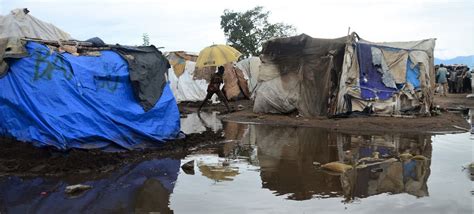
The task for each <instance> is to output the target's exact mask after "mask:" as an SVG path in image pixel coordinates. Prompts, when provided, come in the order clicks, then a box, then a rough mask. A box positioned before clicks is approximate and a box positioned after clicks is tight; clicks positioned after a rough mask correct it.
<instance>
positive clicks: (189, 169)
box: [181, 160, 194, 175]
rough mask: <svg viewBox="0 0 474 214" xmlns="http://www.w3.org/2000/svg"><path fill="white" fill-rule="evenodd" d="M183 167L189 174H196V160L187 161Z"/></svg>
mask: <svg viewBox="0 0 474 214" xmlns="http://www.w3.org/2000/svg"><path fill="white" fill-rule="evenodd" d="M181 169H183V171H184V173H186V174H188V175H194V160H192V161H188V162H187V163H185V164H183V165H182V166H181Z"/></svg>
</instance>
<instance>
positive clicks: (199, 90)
mask: <svg viewBox="0 0 474 214" xmlns="http://www.w3.org/2000/svg"><path fill="white" fill-rule="evenodd" d="M185 64H186V66H185V67H184V72H183V73H182V74H181V75H180V76H179V77H178V76H176V72H175V71H174V70H173V68H170V69H168V78H169V83H170V86H171V90H172V91H173V94H174V96H175V97H176V100H177V102H186V101H187V102H198V101H202V100H204V98H206V95H207V85H208V82H207V81H206V80H204V79H194V72H195V67H196V63H195V62H192V61H186V62H185ZM212 100H213V101H214V102H215V101H216V95H214V96H213V98H212Z"/></svg>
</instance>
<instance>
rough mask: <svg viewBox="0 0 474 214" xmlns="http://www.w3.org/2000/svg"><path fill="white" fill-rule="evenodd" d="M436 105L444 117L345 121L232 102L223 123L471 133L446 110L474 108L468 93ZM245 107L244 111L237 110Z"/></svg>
mask: <svg viewBox="0 0 474 214" xmlns="http://www.w3.org/2000/svg"><path fill="white" fill-rule="evenodd" d="M435 103H436V104H437V105H440V107H441V108H442V113H441V115H438V116H432V117H417V118H395V117H380V116H371V117H359V118H345V119H328V118H327V117H318V118H304V117H298V116H297V115H296V114H295V113H293V114H287V115H282V114H256V113H253V111H252V106H253V103H252V102H251V101H249V100H243V101H237V102H233V103H231V105H232V106H233V108H234V109H235V110H236V111H235V112H233V113H231V114H222V115H221V116H220V118H221V119H222V120H223V121H230V122H243V123H255V124H267V125H287V126H288V125H289V126H304V127H321V128H328V129H331V130H339V131H358V132H360V131H368V132H423V133H433V132H460V131H466V130H469V129H470V128H471V127H470V124H469V123H468V122H467V120H466V116H465V115H463V114H462V113H461V112H449V111H446V109H456V108H460V107H461V108H474V99H467V98H466V94H450V95H448V96H447V97H440V96H436V97H435ZM239 107H240V108H241V110H237V109H239ZM180 110H181V111H182V112H187V113H190V112H196V111H197V104H192V103H187V104H181V105H180ZM203 111H220V112H224V111H225V108H224V106H223V105H220V104H217V105H212V106H206V108H204V109H203Z"/></svg>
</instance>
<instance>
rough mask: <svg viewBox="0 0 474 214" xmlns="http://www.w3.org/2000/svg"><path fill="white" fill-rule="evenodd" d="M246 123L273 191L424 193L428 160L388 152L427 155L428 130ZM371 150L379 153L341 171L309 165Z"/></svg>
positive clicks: (301, 194)
mask: <svg viewBox="0 0 474 214" xmlns="http://www.w3.org/2000/svg"><path fill="white" fill-rule="evenodd" d="M249 129H253V130H252V131H249V132H247V133H254V134H255V135H256V140H255V142H256V144H257V147H258V162H259V165H260V169H261V170H260V171H261V179H262V183H263V187H264V188H268V189H270V190H273V191H275V192H276V194H278V195H287V194H288V196H287V197H288V198H289V199H293V200H306V199H309V198H312V197H336V196H344V197H345V198H346V199H352V198H354V197H368V196H371V195H376V194H380V193H385V192H390V193H401V192H406V193H409V194H411V195H415V196H420V197H421V196H427V195H428V189H427V185H426V181H427V179H428V176H429V175H430V169H429V167H430V161H429V160H427V161H420V160H406V161H400V160H398V159H397V160H395V161H393V159H390V158H391V157H397V155H398V154H400V153H405V152H409V153H411V154H419V155H423V156H426V157H431V140H430V136H429V135H400V134H388V135H369V134H364V135H357V134H341V133H334V132H329V131H327V130H324V129H318V128H302V127H298V128H289V127H268V126H258V125H255V126H254V125H251V126H249ZM244 139H247V138H246V137H244ZM374 152H379V153H380V156H381V157H382V156H383V157H382V159H381V160H379V161H375V162H373V163H371V164H367V165H368V166H367V167H365V168H359V169H357V170H351V171H348V172H347V173H345V174H336V175H334V174H328V173H326V172H324V171H320V170H316V169H315V168H314V166H313V162H315V161H316V162H319V163H323V164H324V163H328V162H333V161H340V162H347V161H358V160H361V159H363V158H365V157H367V156H371V155H372V154H373V153H374ZM369 154H370V155H369ZM380 169H382V170H381V171H380Z"/></svg>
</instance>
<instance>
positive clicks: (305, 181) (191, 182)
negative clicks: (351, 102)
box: [0, 113, 474, 214]
mask: <svg viewBox="0 0 474 214" xmlns="http://www.w3.org/2000/svg"><path fill="white" fill-rule="evenodd" d="M182 120H183V121H182V122H183V131H185V132H187V133H191V132H198V133H199V132H202V131H203V130H205V129H206V127H207V128H211V129H213V130H218V129H223V130H224V133H225V139H226V140H225V143H223V144H222V145H221V146H219V147H216V148H212V149H206V150H197V151H195V152H194V154H191V155H189V156H188V157H186V158H185V159H183V160H175V159H157V160H151V161H145V162H142V163H138V164H133V165H129V166H126V167H124V168H122V169H120V170H118V171H115V172H111V173H109V174H104V175H92V176H88V177H67V178H60V179H49V178H18V177H3V178H0V190H1V192H0V213H25V212H45V213H46V212H48V213H51V212H88V213H89V212H99V213H103V212H114V213H115V212H118V213H131V212H136V213H149V212H160V213H170V212H172V211H174V212H175V213H290V212H291V213H315V212H318V213H341V212H348V213H375V212H380V213H397V214H399V213H401V212H405V213H472V211H473V205H472V204H473V203H472V202H473V201H472V200H473V196H472V191H473V190H474V188H473V186H472V184H473V183H472V177H471V176H470V173H469V172H468V171H467V170H463V168H462V166H464V165H466V164H468V163H469V162H471V161H472V159H473V157H474V151H473V148H472V144H473V140H472V136H471V135H470V134H469V133H460V134H444V135H429V134H410V135H407V134H397V133H383V134H381V133H363V134H362V133H339V132H330V131H327V130H324V129H319V128H302V127H272V126H262V125H245V124H236V123H224V124H223V123H221V122H220V121H219V120H217V119H215V113H210V114H207V115H201V119H200V118H199V117H197V115H189V116H188V117H186V118H183V119H182ZM406 153H410V154H412V155H419V156H418V157H424V158H418V159H406V158H399V156H400V154H406ZM425 158H426V159H425ZM191 160H194V173H193V172H189V171H187V172H184V171H183V170H182V169H181V168H180V166H181V165H182V164H184V163H186V162H188V161H191ZM332 161H339V162H345V163H347V164H352V165H356V164H358V165H359V167H358V168H357V169H355V170H350V171H347V172H346V173H334V172H329V171H324V170H321V169H320V168H318V167H315V165H314V164H316V163H321V164H324V163H328V162H332ZM77 183H82V184H87V185H91V186H92V187H93V188H92V189H91V190H89V191H87V192H85V193H82V194H79V195H74V196H71V195H66V194H65V193H64V188H65V187H66V186H67V185H71V184H77Z"/></svg>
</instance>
